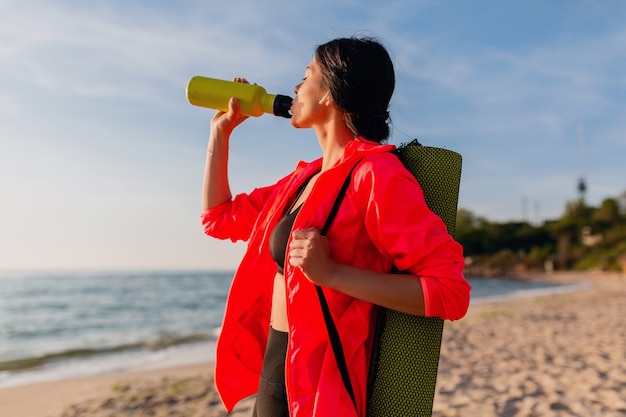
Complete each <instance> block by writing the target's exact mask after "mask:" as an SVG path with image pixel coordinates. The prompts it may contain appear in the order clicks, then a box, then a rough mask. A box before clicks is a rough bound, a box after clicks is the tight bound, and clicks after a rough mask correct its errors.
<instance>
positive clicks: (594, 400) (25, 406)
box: [0, 273, 626, 417]
mask: <svg viewBox="0 0 626 417" xmlns="http://www.w3.org/2000/svg"><path fill="white" fill-rule="evenodd" d="M552 278H558V279H560V280H563V281H567V282H575V281H580V280H585V281H588V282H590V284H591V285H589V286H588V287H586V288H584V289H581V290H579V291H576V292H573V293H568V294H557V295H550V296H541V297H533V298H525V299H516V300H507V301H502V302H493V303H488V304H481V305H476V306H472V307H471V308H470V311H469V313H468V316H467V317H466V318H464V319H463V320H461V321H458V322H450V323H447V324H446V327H445V330H444V340H443V345H442V352H441V361H440V367H439V377H438V381H437V391H436V396H435V405H434V414H433V415H434V416H435V417H457V416H459V417H460V416H463V417H473V416H476V417H489V416H498V417H514V416H520V417H522V416H523V417H532V416H538V417H539V416H541V417H551V416H556V417H561V416H585V417H591V416H593V417H596V416H606V417H620V416H621V417H624V416H626V326H624V319H623V316H624V311H626V310H624V306H625V305H626V278H625V277H623V276H618V275H600V274H590V273H586V274H570V275H565V276H563V275H558V276H554V277H552ZM212 374H213V365H212V364H201V365H194V366H185V367H178V368H169V369H162V370H153V371H144V372H126V373H118V374H109V375H103V376H97V377H90V378H77V379H72V380H65V381H60V382H51V383H43V384H33V385H27V386H22V387H13V388H4V389H0V415H1V416H3V417H61V416H63V417H78V416H93V417H104V416H170V417H172V416H191V417H196V416H197V417H199V416H206V417H217V416H226V415H228V414H227V413H226V411H225V410H224V408H223V406H222V405H221V403H220V401H219V397H218V395H217V393H216V392H215V389H214V385H213V378H212ZM253 401H254V399H253V398H250V399H247V400H245V401H242V402H241V403H240V404H239V405H238V407H237V409H236V410H235V412H234V413H233V414H231V415H232V416H235V417H248V416H250V415H251V411H252V409H251V407H252V404H253Z"/></svg>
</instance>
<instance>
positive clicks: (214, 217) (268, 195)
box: [200, 177, 287, 242]
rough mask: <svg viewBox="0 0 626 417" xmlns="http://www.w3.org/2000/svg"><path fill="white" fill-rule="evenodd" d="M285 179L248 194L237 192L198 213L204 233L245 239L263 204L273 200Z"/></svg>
mask: <svg viewBox="0 0 626 417" xmlns="http://www.w3.org/2000/svg"><path fill="white" fill-rule="evenodd" d="M286 180H287V177H285V178H283V179H281V180H280V181H278V182H277V183H276V184H274V185H270V186H267V187H262V188H256V189H254V190H253V191H252V192H250V193H249V194H245V193H244V194H238V195H236V196H235V197H234V198H233V199H232V200H230V201H227V202H225V203H222V204H220V205H219V206H216V207H213V208H211V209H209V210H205V211H203V212H202V214H201V215H200V220H201V222H202V228H203V230H204V233H205V234H207V235H209V236H211V237H214V238H217V239H230V240H232V241H233V242H237V241H247V240H248V239H249V238H250V235H251V234H252V230H253V228H254V225H255V223H256V221H257V219H258V217H259V214H260V213H261V211H262V210H263V207H264V206H265V204H267V203H270V202H272V201H273V195H274V194H275V191H276V190H277V189H278V188H279V187H280V186H281V185H282V184H283V183H284V182H285V181H286Z"/></svg>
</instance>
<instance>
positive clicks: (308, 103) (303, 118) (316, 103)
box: [291, 58, 330, 128]
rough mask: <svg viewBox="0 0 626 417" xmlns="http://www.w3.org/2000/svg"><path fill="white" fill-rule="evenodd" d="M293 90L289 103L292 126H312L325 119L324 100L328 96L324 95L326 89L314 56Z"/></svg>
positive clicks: (326, 113) (325, 108) (326, 110)
mask: <svg viewBox="0 0 626 417" xmlns="http://www.w3.org/2000/svg"><path fill="white" fill-rule="evenodd" d="M294 91H295V93H296V96H295V97H294V99H293V103H292V104H291V114H292V116H291V124H292V125H293V126H294V127H300V128H303V127H312V126H313V125H314V124H315V123H321V122H323V121H324V120H326V119H327V117H328V106H327V105H326V101H327V100H330V97H329V96H326V97H324V96H325V95H326V94H327V93H328V90H327V89H326V88H325V87H324V86H323V84H322V73H321V70H320V67H319V65H318V64H317V61H316V60H315V58H313V60H311V63H310V64H309V65H308V66H307V67H306V71H305V72H304V78H303V79H302V81H301V82H300V83H299V84H298V85H296V86H295V88H294Z"/></svg>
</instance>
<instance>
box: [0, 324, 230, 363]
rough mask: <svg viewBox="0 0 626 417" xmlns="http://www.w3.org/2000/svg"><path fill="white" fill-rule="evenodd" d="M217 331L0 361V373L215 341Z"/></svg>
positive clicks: (166, 334) (170, 335)
mask: <svg viewBox="0 0 626 417" xmlns="http://www.w3.org/2000/svg"><path fill="white" fill-rule="evenodd" d="M218 334H219V329H214V330H213V331H210V332H208V333H195V334H190V335H182V336H181V335H177V334H174V333H168V332H165V333H161V334H160V335H159V336H158V337H157V338H155V339H152V340H146V341H142V342H136V343H127V344H122V345H119V346H110V347H96V348H78V349H68V350H64V351H60V352H51V353H47V354H44V355H37V356H30V357H23V358H16V359H10V360H5V361H0V372H3V371H23V370H27V369H33V368H38V367H42V366H44V365H48V364H51V363H55V362H61V361H67V360H70V359H84V358H88V357H93V356H97V355H106V354H115V353H122V352H128V351H135V350H149V351H157V350H162V349H166V348H169V347H172V346H178V345H184V344H189V343H196V342H207V341H215V340H216V338H217V335H218Z"/></svg>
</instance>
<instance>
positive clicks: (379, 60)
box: [315, 37, 395, 142]
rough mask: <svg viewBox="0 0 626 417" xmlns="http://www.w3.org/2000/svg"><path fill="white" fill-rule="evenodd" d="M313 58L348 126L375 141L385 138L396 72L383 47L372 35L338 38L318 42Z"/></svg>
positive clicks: (356, 132) (358, 133) (387, 133)
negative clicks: (322, 42) (370, 36)
mask: <svg viewBox="0 0 626 417" xmlns="http://www.w3.org/2000/svg"><path fill="white" fill-rule="evenodd" d="M315 59H316V60H317V63H318V64H319V65H320V68H321V71H322V79H323V82H324V83H325V85H326V87H327V88H328V89H329V91H330V95H331V97H332V98H333V101H334V102H335V103H336V104H337V106H338V107H339V108H340V109H341V110H342V111H344V112H345V121H346V123H347V125H348V127H349V128H350V130H352V132H353V133H354V134H355V135H360V136H364V137H365V138H367V139H369V140H373V141H376V142H383V141H384V140H386V139H387V138H388V137H389V124H388V120H389V112H388V111H387V108H388V106H389V101H390V100H391V96H392V95H393V89H394V87H395V74H394V70H393V63H392V62H391V58H390V57H389V54H388V53H387V50H386V49H385V47H384V46H382V45H381V44H380V43H379V42H378V41H377V40H376V39H373V38H356V37H351V38H339V39H335V40H332V41H330V42H327V43H325V44H322V45H319V46H318V47H317V48H316V50H315Z"/></svg>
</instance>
